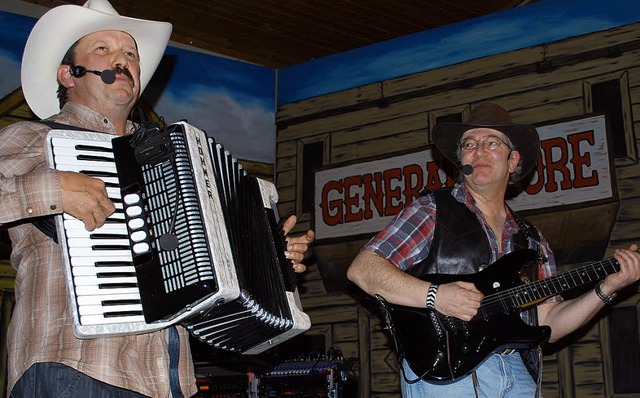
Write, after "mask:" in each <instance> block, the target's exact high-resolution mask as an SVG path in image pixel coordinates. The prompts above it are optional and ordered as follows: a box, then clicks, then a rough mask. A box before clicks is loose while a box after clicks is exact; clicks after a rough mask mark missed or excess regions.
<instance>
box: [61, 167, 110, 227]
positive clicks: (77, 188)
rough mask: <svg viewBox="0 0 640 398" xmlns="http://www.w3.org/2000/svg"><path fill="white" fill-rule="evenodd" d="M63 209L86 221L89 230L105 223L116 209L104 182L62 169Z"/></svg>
mask: <svg viewBox="0 0 640 398" xmlns="http://www.w3.org/2000/svg"><path fill="white" fill-rule="evenodd" d="M59 175H60V188H61V191H62V210H63V211H64V212H65V213H68V214H70V215H72V216H74V217H75V218H77V219H78V220H81V221H82V222H84V225H85V227H86V229H87V231H93V230H94V229H96V228H99V227H101V226H102V225H104V222H105V220H106V219H107V217H108V216H110V215H111V214H112V213H113V212H114V211H115V209H116V208H115V206H114V204H113V202H111V200H110V199H109V198H108V197H107V190H106V188H105V185H104V182H103V181H102V180H99V179H97V178H92V177H89V176H86V175H84V174H81V173H75V172H72V171H60V172H59Z"/></svg>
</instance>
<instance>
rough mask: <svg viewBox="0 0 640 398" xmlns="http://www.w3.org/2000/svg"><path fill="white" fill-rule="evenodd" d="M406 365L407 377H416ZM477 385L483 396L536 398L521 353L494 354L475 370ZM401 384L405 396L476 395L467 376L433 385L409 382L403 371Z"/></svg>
mask: <svg viewBox="0 0 640 398" xmlns="http://www.w3.org/2000/svg"><path fill="white" fill-rule="evenodd" d="M403 368H404V370H405V372H406V378H407V379H408V380H415V379H416V378H417V377H418V376H416V375H415V374H414V373H413V372H412V371H411V369H410V368H409V366H408V365H407V363H406V361H405V362H403ZM476 375H477V380H478V386H476V387H475V390H476V391H477V393H478V397H480V398H533V397H535V396H536V383H535V381H534V380H533V378H532V377H531V375H530V374H529V372H528V371H527V368H526V367H525V366H524V363H523V362H522V358H520V354H518V353H517V352H513V353H511V354H508V355H505V354H491V355H490V356H489V358H487V359H486V360H485V361H484V362H483V363H482V365H481V366H480V367H478V368H477V369H476ZM400 386H401V388H402V396H403V397H404V398H427V397H433V398H465V397H471V398H473V397H475V396H476V391H474V386H473V377H472V376H471V375H469V376H465V377H463V378H461V379H458V380H457V381H455V382H453V383H448V384H432V383H427V382H425V381H423V380H420V381H418V382H416V383H413V384H409V383H407V382H406V381H405V378H404V377H402V374H400Z"/></svg>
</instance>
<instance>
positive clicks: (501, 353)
mask: <svg viewBox="0 0 640 398" xmlns="http://www.w3.org/2000/svg"><path fill="white" fill-rule="evenodd" d="M514 352H516V349H515V348H506V349H504V350H502V351H498V354H500V355H511V354H513V353H514Z"/></svg>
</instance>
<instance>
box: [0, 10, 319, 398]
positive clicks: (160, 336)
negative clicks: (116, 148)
mask: <svg viewBox="0 0 640 398" xmlns="http://www.w3.org/2000/svg"><path fill="white" fill-rule="evenodd" d="M170 34H171V25H170V24H169V23H166V22H155V21H147V20H141V19H134V18H128V17H124V16H120V15H119V14H118V13H117V12H116V10H115V9H113V7H112V6H111V4H110V3H109V2H108V1H107V0H89V1H87V2H86V3H85V5H84V6H77V5H63V6H59V7H55V8H53V9H51V10H50V11H48V12H47V13H46V14H44V15H43V16H42V18H40V19H39V20H38V22H37V23H36V25H35V26H34V28H33V30H32V32H31V34H30V36H29V38H28V40H27V45H26V47H25V51H24V56H23V63H22V73H21V74H22V89H23V92H24V95H25V98H26V100H27V102H28V104H29V106H30V107H31V109H32V110H33V111H34V113H35V114H36V115H38V116H39V117H40V118H42V119H49V120H50V121H55V122H58V123H64V124H68V125H73V126H76V127H79V128H81V129H85V130H93V131H99V132H103V133H108V134H113V135H114V136H115V135H124V134H129V133H131V132H132V131H133V130H134V125H133V124H132V123H131V122H130V121H128V120H127V117H128V116H129V114H130V113H131V110H132V108H133V107H134V105H135V103H136V101H137V100H138V98H139V96H140V94H141V92H142V91H143V90H144V88H145V86H146V85H147V83H148V82H149V80H150V79H151V76H152V75H153V73H154V71H155V69H156V67H157V65H158V63H159V62H160V59H161V58H162V55H163V53H164V50H165V48H166V45H167V43H168V40H169V36H170ZM91 71H97V72H98V74H95V73H93V72H91ZM101 71H106V72H103V73H102V75H100V72H101ZM56 91H58V95H56ZM58 97H59V98H58ZM49 130H50V127H49V126H47V125H45V124H44V123H42V122H20V123H16V124H14V125H11V126H9V127H7V128H5V129H3V130H2V131H0V208H2V211H1V212H0V224H2V225H4V226H7V227H8V231H9V235H10V237H11V241H12V253H11V264H12V265H13V267H15V269H16V271H17V276H16V281H15V297H16V303H15V309H14V312H13V317H12V320H11V325H10V327H9V332H8V355H9V360H8V380H7V387H8V392H9V393H10V396H11V397H23V396H24V397H26V396H29V397H58V396H65V397H78V398H79V397H82V398H85V397H91V398H96V397H104V398H107V397H142V396H150V397H169V396H171V397H182V396H191V395H193V394H195V393H196V385H195V376H194V369H193V363H192V359H191V354H190V350H189V345H188V335H187V333H186V331H185V330H184V328H182V327H180V326H178V327H170V328H167V329H164V330H161V331H158V332H152V333H143V334H137V335H126V336H117V337H106V338H94V339H79V338H76V337H75V336H74V334H73V329H72V317H71V310H70V308H69V305H68V304H67V299H66V297H67V294H66V283H65V277H64V274H63V268H62V261H61V253H60V247H59V245H58V244H56V243H55V242H54V241H53V240H52V239H51V238H49V236H47V235H46V234H45V233H43V232H41V231H40V230H39V229H37V228H36V227H35V226H34V225H33V224H32V223H31V221H32V219H33V218H35V217H46V216H51V215H57V214H61V213H63V212H64V213H68V214H70V215H72V216H74V217H76V218H77V219H79V220H81V221H83V222H84V224H85V227H86V229H87V230H94V229H95V228H98V227H100V226H102V225H103V224H104V223H105V219H106V217H108V216H109V215H110V214H111V213H113V211H114V204H113V203H112V202H111V201H110V200H109V199H108V197H107V193H106V190H105V184H104V183H103V182H102V181H101V180H99V179H94V178H91V177H89V176H87V175H84V174H80V173H74V172H62V171H57V170H53V169H50V168H49V167H48V165H47V163H46V162H45V148H44V139H45V136H46V134H47V132H48V131H49ZM295 222H296V220H295V217H292V218H290V219H289V220H287V222H286V223H285V227H284V229H285V230H286V231H287V232H288V231H290V230H291V228H293V226H294V224H295ZM312 240H313V233H312V232H311V231H310V232H308V233H307V234H306V235H304V236H300V237H297V238H291V239H289V246H288V254H287V256H288V258H290V259H291V260H292V262H293V263H294V264H293V266H294V268H295V269H296V270H298V271H302V270H304V265H302V264H301V263H300V261H301V260H302V257H303V254H304V252H305V251H306V250H307V245H308V244H309V243H310V242H311V241H312Z"/></svg>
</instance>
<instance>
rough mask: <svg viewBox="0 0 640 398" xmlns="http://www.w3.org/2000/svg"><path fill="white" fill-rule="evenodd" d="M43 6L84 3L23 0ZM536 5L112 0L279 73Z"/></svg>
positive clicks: (183, 37) (515, 1) (195, 41)
mask: <svg viewBox="0 0 640 398" xmlns="http://www.w3.org/2000/svg"><path fill="white" fill-rule="evenodd" d="M23 1H25V2H28V3H34V4H39V5H42V6H45V7H49V8H51V7H54V6H58V5H62V4H78V5H82V4H84V2H85V1H86V0H67V1H65V0H23ZM535 1H537V0H179V1H169V0H111V4H112V5H113V6H114V8H115V9H116V10H117V11H118V13H120V14H121V15H126V16H131V17H137V18H145V19H154V20H160V21H169V22H171V23H172V24H173V34H172V36H171V40H172V41H174V42H177V43H184V44H188V45H191V46H194V47H197V48H200V49H203V50H207V51H211V52H213V53H216V54H220V55H224V56H227V57H231V58H235V59H240V60H243V61H247V62H252V63H256V64H259V65H264V66H269V67H273V68H281V67H285V66H289V65H293V64H297V63H300V62H305V61H309V60H312V59H316V58H321V57H324V56H327V55H331V54H336V53H340V52H343V51H347V50H351V49H355V48H358V47H362V46H366V45H369V44H373V43H378V42H381V41H385V40H389V39H394V38H397V37H401V36H405V35H408V34H411V33H416V32H420V31H424V30H428V29H432V28H435V27H438V26H442V25H448V24H451V23H454V22H459V21H464V20H467V19H471V18H475V17H478V16H482V15H486V14H491V13H494V12H497V11H500V10H506V9H509V8H513V7H518V6H521V5H525V4H528V3H532V2H535Z"/></svg>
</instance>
